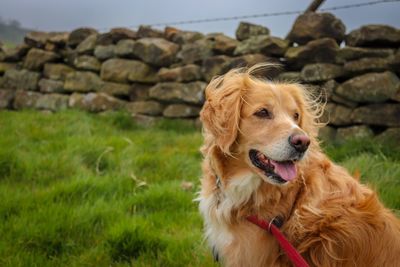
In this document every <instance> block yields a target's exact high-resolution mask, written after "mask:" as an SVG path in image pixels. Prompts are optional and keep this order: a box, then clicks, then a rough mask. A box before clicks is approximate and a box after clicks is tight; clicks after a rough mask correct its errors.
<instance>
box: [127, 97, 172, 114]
mask: <svg viewBox="0 0 400 267" xmlns="http://www.w3.org/2000/svg"><path fill="white" fill-rule="evenodd" d="M126 109H127V110H128V112H130V113H131V114H143V115H151V116H159V115H162V113H163V110H164V106H163V105H162V104H160V103H158V102H157V101H152V100H149V101H136V102H131V103H128V104H127V106H126Z"/></svg>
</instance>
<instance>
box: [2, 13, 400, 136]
mask: <svg viewBox="0 0 400 267" xmlns="http://www.w3.org/2000/svg"><path fill="white" fill-rule="evenodd" d="M399 47H400V30H399V29H396V28H393V27H390V26H386V25H366V26H363V27H361V28H359V29H356V30H353V31H350V32H347V33H346V27H345V25H344V24H343V23H342V22H341V21H340V20H339V19H338V18H336V17H335V16H333V15H332V14H329V13H306V14H303V15H301V16H299V17H298V18H297V19H296V21H295V23H294V25H293V27H292V30H291V32H290V33H289V35H288V37H287V38H286V39H282V38H278V37H274V36H271V35H270V31H269V29H268V28H266V27H264V26H260V25H254V24H251V23H246V22H241V23H240V24H239V27H238V28H237V31H236V38H235V39H234V38H231V37H228V36H226V35H224V34H221V33H212V34H206V35H204V34H201V33H198V32H190V31H181V30H178V29H175V28H172V27H167V28H165V30H164V31H160V30H157V29H152V28H150V27H147V26H141V27H140V28H139V29H138V30H137V31H132V30H129V29H125V28H115V29H112V30H111V31H110V32H106V33H99V32H97V31H96V30H94V29H91V28H79V29H76V30H74V31H72V32H70V33H67V32H50V33H46V32H31V33H29V34H27V36H26V37H25V42H24V44H21V45H19V46H17V47H14V48H6V47H1V49H0V108H2V109H14V110H19V109H41V110H51V111H58V110H63V109H67V108H77V109H82V110H86V111H89V112H103V111H108V110H119V109H123V110H127V111H128V112H130V113H132V114H133V115H134V117H136V118H137V119H138V120H139V119H140V120H142V121H143V120H147V119H151V118H159V117H168V118H185V119H196V118H198V115H199V111H200V109H201V106H202V104H203V102H204V89H205V87H206V84H207V82H209V81H210V80H211V79H212V77H214V76H215V75H220V74H224V73H225V72H227V71H228V70H230V69H231V68H234V67H240V66H251V65H253V64H256V63H259V62H273V63H280V64H282V65H283V68H282V69H281V70H277V69H275V70H269V71H266V72H265V73H264V75H265V76H266V77H267V78H270V79H277V80H283V81H296V82H300V83H303V84H306V85H307V86H308V88H309V90H313V92H315V93H316V94H323V95H325V96H326V97H327V99H328V103H327V105H326V108H325V109H326V112H325V115H324V117H323V118H322V120H324V121H329V124H328V127H325V128H324V129H323V130H322V134H323V135H324V136H325V137H328V138H334V137H335V136H336V137H339V138H348V137H353V136H372V135H376V134H380V135H389V136H397V137H398V138H399V139H400V130H399V129H400V80H399V75H400V50H399Z"/></svg>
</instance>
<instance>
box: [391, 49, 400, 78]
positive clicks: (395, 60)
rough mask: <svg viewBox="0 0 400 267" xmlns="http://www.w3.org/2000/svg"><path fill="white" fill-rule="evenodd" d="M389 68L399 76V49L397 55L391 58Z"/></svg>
mask: <svg viewBox="0 0 400 267" xmlns="http://www.w3.org/2000/svg"><path fill="white" fill-rule="evenodd" d="M389 66H390V68H391V69H392V70H393V71H395V72H397V73H399V74H400V49H399V50H397V53H396V54H395V55H394V56H393V57H391V60H390V62H389Z"/></svg>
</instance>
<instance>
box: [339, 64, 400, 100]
mask: <svg viewBox="0 0 400 267" xmlns="http://www.w3.org/2000/svg"><path fill="white" fill-rule="evenodd" d="M399 86H400V80H399V78H398V77H397V76H396V75H395V74H394V73H392V72H390V71H386V72H383V73H367V74H363V75H360V76H357V77H354V78H352V79H350V80H348V81H346V82H344V83H343V84H341V85H340V86H338V87H337V88H336V91H335V93H336V94H338V95H340V96H342V97H344V98H346V99H349V100H351V101H356V102H366V103H374V102H384V101H386V100H388V99H390V98H392V97H393V96H394V95H395V94H396V92H397V90H398V88H399Z"/></svg>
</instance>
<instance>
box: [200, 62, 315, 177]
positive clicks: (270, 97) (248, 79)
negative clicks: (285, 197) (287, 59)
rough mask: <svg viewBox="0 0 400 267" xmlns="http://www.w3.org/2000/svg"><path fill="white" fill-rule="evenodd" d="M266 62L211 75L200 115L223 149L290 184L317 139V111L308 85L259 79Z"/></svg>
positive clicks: (265, 173) (252, 168) (251, 165)
mask: <svg viewBox="0 0 400 267" xmlns="http://www.w3.org/2000/svg"><path fill="white" fill-rule="evenodd" d="M260 67H263V65H261V66H256V67H254V68H251V69H249V70H244V69H236V70H232V71H230V72H228V73H227V74H225V75H224V76H220V77H218V78H216V79H214V80H213V81H211V83H210V84H209V85H208V87H207V88H206V102H205V104H204V106H203V109H202V111H201V114H200V117H201V120H202V122H203V126H204V128H205V131H206V132H207V133H208V134H209V135H211V136H212V139H213V144H214V145H215V146H216V147H218V148H219V149H220V151H221V152H222V153H224V154H225V155H227V156H232V157H237V158H240V159H243V161H244V162H246V164H247V165H248V167H249V168H250V169H251V170H252V172H254V173H256V174H258V175H259V176H260V177H261V178H262V179H264V180H265V181H267V182H270V183H272V184H286V183H287V182H289V181H291V180H293V179H294V178H296V176H297V167H296V166H297V165H298V162H299V161H300V160H302V159H303V157H304V156H305V155H306V153H307V151H308V150H309V147H310V145H311V146H312V145H313V144H312V143H315V142H316V139H315V136H316V133H317V128H316V122H315V117H316V116H315V112H314V110H313V109H312V106H311V105H310V101H309V97H308V96H307V94H306V92H305V90H304V88H303V87H301V86H300V85H297V84H283V83H272V82H270V81H266V80H261V79H258V78H256V77H254V76H253V75H252V72H253V71H255V70H257V69H259V68H260Z"/></svg>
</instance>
